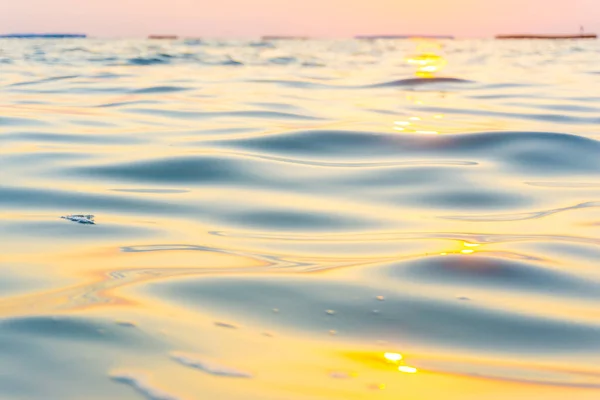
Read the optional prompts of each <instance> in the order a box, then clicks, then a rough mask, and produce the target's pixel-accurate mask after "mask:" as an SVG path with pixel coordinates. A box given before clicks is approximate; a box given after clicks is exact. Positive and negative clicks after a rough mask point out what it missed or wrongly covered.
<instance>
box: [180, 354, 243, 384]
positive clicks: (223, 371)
mask: <svg viewBox="0 0 600 400" xmlns="http://www.w3.org/2000/svg"><path fill="white" fill-rule="evenodd" d="M171 358H172V359H173V360H175V361H177V362H178V363H180V364H182V365H185V366H186V367H191V368H195V369H198V370H200V371H203V372H206V373H208V374H211V375H217V376H227V377H231V378H252V374H250V373H249V372H245V371H240V370H237V369H234V368H231V367H227V366H224V365H220V364H217V363H214V362H210V361H206V360H202V359H200V358H198V357H197V356H193V355H190V354H184V353H179V352H176V353H171Z"/></svg>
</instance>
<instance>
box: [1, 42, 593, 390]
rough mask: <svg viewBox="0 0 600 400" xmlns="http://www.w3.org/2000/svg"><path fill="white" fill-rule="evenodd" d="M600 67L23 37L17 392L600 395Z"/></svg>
mask: <svg viewBox="0 0 600 400" xmlns="http://www.w3.org/2000/svg"><path fill="white" fill-rule="evenodd" d="M423 46H426V47H427V48H428V49H431V48H433V49H434V50H431V51H434V52H435V53H436V54H437V55H440V56H442V57H443V59H445V60H446V62H447V66H446V67H445V68H444V69H443V70H442V71H440V72H438V73H436V75H435V77H433V78H419V77H416V76H415V69H414V66H413V65H409V64H407V63H406V58H407V57H409V56H411V55H418V54H419V53H420V52H422V48H423ZM428 51H430V50H428ZM599 65H600V45H599V44H598V43H597V42H596V41H550V42H540V41H531V42H529V41H515V42H512V41H501V42H494V41H468V40H456V41H442V42H439V43H437V44H431V43H429V44H427V45H425V44H423V42H415V41H410V40H380V41H358V40H356V41H353V40H348V41H316V40H307V41H273V42H262V41H248V40H246V41H244V40H239V41H217V40H181V41H125V40H92V39H86V40H0V86H1V87H2V90H1V91H0V178H1V179H0V206H1V208H0V268H1V272H2V277H3V278H2V280H1V281H0V296H1V297H0V351H1V354H2V357H0V400H4V399H10V400H12V399H36V400H37V399H40V400H41V399H53V400H54V399H56V400H58V399H60V400H63V399H77V400H80V399H86V400H87V399H89V400H93V399H108V398H110V399H126V400H129V399H132V400H133V399H144V398H145V399H151V400H165V399H244V400H246V399H256V400H284V399H285V400H288V399H290V400H293V399H372V398H375V397H379V398H383V399H388V398H389V399H392V398H393V399H398V398H410V399H427V400H432V399H449V400H454V399H456V400H458V399H460V400H465V399H466V400H475V399H477V400H496V399H507V398H512V399H517V398H527V399H544V400H547V399H550V400H554V399H577V400H579V399H583V400H587V399H590V400H591V399H597V398H598V396H600V311H599V310H600V268H599V265H598V260H600V136H599V135H600V133H599V128H598V127H599V126H600V106H599V104H600V95H599V93H600V81H599V80H598V77H599V76H600V66H599ZM70 215H84V216H89V217H90V218H89V219H88V220H89V221H93V222H94V223H93V224H92V223H80V222H81V220H80V218H79V219H78V218H73V217H69V218H70V219H68V218H61V217H68V216H70ZM91 216H93V217H91ZM86 219H87V217H86ZM390 352H392V353H394V354H396V353H398V354H402V356H403V358H402V360H401V361H393V362H392V361H390V359H387V360H386V358H385V357H384V354H385V353H390ZM399 366H405V367H406V368H404V369H400V370H398V368H397V367H399ZM412 368H414V371H413V369H412ZM412 372H415V373H412Z"/></svg>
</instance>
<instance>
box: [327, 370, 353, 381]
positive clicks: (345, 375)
mask: <svg viewBox="0 0 600 400" xmlns="http://www.w3.org/2000/svg"><path fill="white" fill-rule="evenodd" d="M329 376H331V377H332V378H335V379H349V378H350V374H349V373H347V372H341V371H334V372H332V373H330V374H329Z"/></svg>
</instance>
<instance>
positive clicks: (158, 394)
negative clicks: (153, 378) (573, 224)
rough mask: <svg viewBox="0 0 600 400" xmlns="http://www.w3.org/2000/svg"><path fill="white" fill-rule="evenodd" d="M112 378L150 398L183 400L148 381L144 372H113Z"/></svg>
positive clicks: (154, 399)
mask: <svg viewBox="0 0 600 400" xmlns="http://www.w3.org/2000/svg"><path fill="white" fill-rule="evenodd" d="M110 378H111V379H112V380H114V381H115V382H119V383H123V384H125V385H128V386H131V387H132V388H133V389H134V390H135V391H136V392H138V393H139V394H141V395H142V396H144V397H145V398H146V399H148V400H181V399H180V398H179V397H177V396H173V395H172V394H169V393H167V392H164V391H162V390H161V389H158V388H155V387H153V386H152V385H150V384H149V383H148V377H147V376H145V375H143V374H131V373H127V372H124V373H113V374H111V375H110Z"/></svg>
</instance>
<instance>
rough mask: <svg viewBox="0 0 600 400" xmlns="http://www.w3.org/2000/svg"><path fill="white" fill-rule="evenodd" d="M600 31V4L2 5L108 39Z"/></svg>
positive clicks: (34, 23) (482, 0)
mask: <svg viewBox="0 0 600 400" xmlns="http://www.w3.org/2000/svg"><path fill="white" fill-rule="evenodd" d="M580 25H584V26H585V27H586V30H587V31H595V32H597V33H600V0H410V1H409V0H0V33H17V32H81V33H87V34H89V35H92V36H101V37H144V36H147V35H149V34H176V35H180V36H189V37H259V36H262V35H308V36H320V37H349V36H354V35H361V34H450V35H455V36H458V37H486V36H493V35H495V34H500V33H574V32H578V31H579V26H580Z"/></svg>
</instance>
